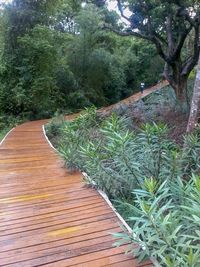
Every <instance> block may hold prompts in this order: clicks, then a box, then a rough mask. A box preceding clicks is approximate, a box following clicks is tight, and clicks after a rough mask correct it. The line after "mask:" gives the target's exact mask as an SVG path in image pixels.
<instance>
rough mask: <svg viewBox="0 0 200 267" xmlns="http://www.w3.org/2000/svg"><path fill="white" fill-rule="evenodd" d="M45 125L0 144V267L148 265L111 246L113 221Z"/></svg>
mask: <svg viewBox="0 0 200 267" xmlns="http://www.w3.org/2000/svg"><path fill="white" fill-rule="evenodd" d="M152 91H155V89H154V90H149V91H146V92H145V95H147V94H149V93H151V92H152ZM132 98H133V97H132ZM138 98H139V95H138V96H135V97H134V98H133V100H134V101H136V100H138ZM129 100H130V99H129ZM129 100H127V101H129ZM46 122H47V120H41V121H35V122H27V123H24V124H22V125H20V126H18V127H16V128H15V129H13V131H11V132H10V133H9V135H8V136H7V137H6V139H5V140H4V142H3V143H2V144H1V146H0V266H5V267H34V266H48V267H67V266H74V267H100V266H102V267H103V266H108V267H139V266H143V267H144V266H152V265H151V263H150V262H146V263H140V264H139V263H138V262H137V260H136V259H134V258H133V257H130V256H127V255H124V250H125V246H121V247H119V248H114V247H112V244H113V242H114V240H113V238H112V235H111V234H110V233H111V232H118V231H120V230H121V229H120V227H119V224H120V221H119V219H118V217H117V216H116V214H115V213H114V212H113V210H112V209H111V208H110V207H109V205H108V204H107V203H106V202H105V200H104V199H103V198H102V196H101V195H100V194H99V193H98V192H97V191H96V190H94V189H92V188H87V187H85V186H84V183H83V181H82V175H81V173H79V172H76V173H73V174H72V173H69V172H68V171H67V170H66V168H65V167H64V163H63V161H62V160H61V159H60V158H59V156H58V155H57V154H56V152H55V151H54V150H53V149H52V148H51V147H50V146H49V144H48V142H47V140H46V139H45V136H44V133H43V131H42V125H44V124H45V123H46Z"/></svg>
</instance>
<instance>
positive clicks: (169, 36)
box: [166, 14, 174, 56]
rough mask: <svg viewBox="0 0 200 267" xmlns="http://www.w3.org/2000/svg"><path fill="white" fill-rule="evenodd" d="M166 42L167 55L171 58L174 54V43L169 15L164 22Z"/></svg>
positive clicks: (170, 16)
mask: <svg viewBox="0 0 200 267" xmlns="http://www.w3.org/2000/svg"><path fill="white" fill-rule="evenodd" d="M166 31H167V41H168V54H169V56H172V55H173V53H174V41H173V34H172V15H171V14H169V16H168V17H167V21H166Z"/></svg>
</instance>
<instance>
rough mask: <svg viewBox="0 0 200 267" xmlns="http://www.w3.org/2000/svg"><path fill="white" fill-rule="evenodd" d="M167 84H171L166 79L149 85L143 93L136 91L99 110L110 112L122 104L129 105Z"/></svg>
mask: <svg viewBox="0 0 200 267" xmlns="http://www.w3.org/2000/svg"><path fill="white" fill-rule="evenodd" d="M167 85H169V82H168V81H166V80H165V81H163V82H161V83H159V84H156V85H155V86H152V87H149V88H147V89H145V90H144V92H143V94H141V93H140V92H139V93H136V94H134V95H132V96H130V97H128V98H126V99H124V100H121V101H119V102H118V103H116V104H113V105H110V106H108V107H103V108H101V109H100V110H99V111H100V112H106V113H110V112H112V111H114V110H116V109H118V108H120V106H122V105H127V106H128V105H130V104H132V103H134V102H136V101H138V100H140V99H142V98H144V97H146V96H147V95H149V94H151V93H153V92H155V91H157V90H159V89H161V88H163V87H165V86H167Z"/></svg>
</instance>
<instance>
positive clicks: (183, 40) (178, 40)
mask: <svg viewBox="0 0 200 267" xmlns="http://www.w3.org/2000/svg"><path fill="white" fill-rule="evenodd" d="M117 3H118V9H119V11H120V13H121V16H122V17H123V18H124V19H125V20H126V21H127V22H128V25H126V27H124V29H123V30H122V31H119V30H118V29H115V28H113V27H110V26H109V25H107V26H106V27H107V28H110V29H112V30H113V31H114V32H116V33H118V34H119V35H122V36H134V37H139V38H142V39H145V40H147V41H149V42H151V43H153V44H154V45H155V47H156V50H157V53H158V54H159V55H160V57H161V58H162V59H163V60H164V62H165V69H164V77H165V78H166V79H167V80H168V81H169V83H170V84H171V86H172V87H173V88H174V90H175V92H176V95H177V97H178V98H180V99H182V98H184V93H185V88H186V86H187V79H188V76H189V74H190V72H191V71H192V69H193V68H194V66H195V65H196V64H197V61H198V56H199V52H200V42H199V31H200V3H199V1H198V0H196V1H195V0H171V1H168V0H148V1H145V0H139V1H138V0H129V1H124V0H117ZM126 8H128V9H129V11H130V12H131V16H130V17H128V16H126V15H125V13H124V10H125V9H126ZM188 39H189V40H190V44H191V45H190V49H187V40H188Z"/></svg>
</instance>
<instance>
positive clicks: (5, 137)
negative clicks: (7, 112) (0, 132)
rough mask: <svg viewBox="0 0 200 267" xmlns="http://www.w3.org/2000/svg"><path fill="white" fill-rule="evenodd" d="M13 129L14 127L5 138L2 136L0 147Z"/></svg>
mask: <svg viewBox="0 0 200 267" xmlns="http://www.w3.org/2000/svg"><path fill="white" fill-rule="evenodd" d="M14 129H15V127H14V128H12V129H11V130H10V131H9V132H8V133H7V134H6V135H5V136H4V138H3V139H2V140H1V142H0V146H1V145H2V144H3V142H4V141H5V140H6V138H7V136H8V135H9V134H10V133H11V132H12V131H13V130H14Z"/></svg>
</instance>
